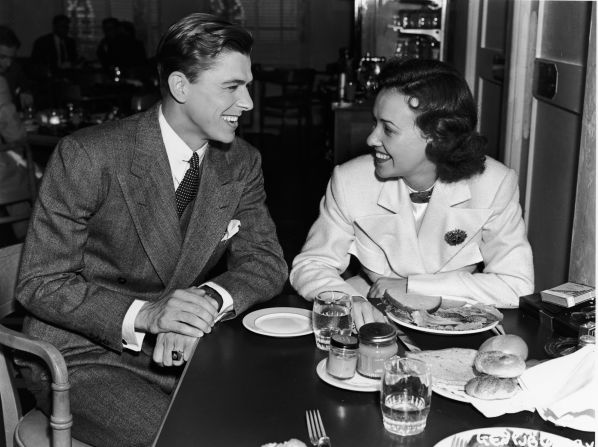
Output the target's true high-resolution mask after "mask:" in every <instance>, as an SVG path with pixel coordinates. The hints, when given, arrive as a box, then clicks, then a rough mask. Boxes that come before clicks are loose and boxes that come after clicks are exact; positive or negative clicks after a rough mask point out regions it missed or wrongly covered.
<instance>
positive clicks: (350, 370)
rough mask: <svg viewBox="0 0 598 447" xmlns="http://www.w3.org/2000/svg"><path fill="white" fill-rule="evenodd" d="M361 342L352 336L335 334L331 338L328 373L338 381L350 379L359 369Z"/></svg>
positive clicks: (327, 363)
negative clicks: (358, 355)
mask: <svg viewBox="0 0 598 447" xmlns="http://www.w3.org/2000/svg"><path fill="white" fill-rule="evenodd" d="M358 347H359V341H358V340H357V338H356V337H353V336H351V335H340V334H335V335H333V336H332V337H331V338H330V351H329V352H328V362H326V372H328V374H330V375H331V376H332V377H336V378H337V379H343V380H344V379H350V378H351V377H353V376H354V375H355V370H356V368H357V348H358Z"/></svg>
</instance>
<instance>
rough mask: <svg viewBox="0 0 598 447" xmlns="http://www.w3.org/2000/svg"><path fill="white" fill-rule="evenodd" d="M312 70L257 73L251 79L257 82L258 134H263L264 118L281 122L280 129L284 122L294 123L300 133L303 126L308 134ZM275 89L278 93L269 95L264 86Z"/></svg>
mask: <svg viewBox="0 0 598 447" xmlns="http://www.w3.org/2000/svg"><path fill="white" fill-rule="evenodd" d="M315 75H316V71H315V70H314V69H312V68H295V69H275V70H263V71H261V72H260V71H257V72H256V74H255V76H256V79H257V80H258V81H259V82H260V85H261V89H260V102H259V106H260V111H259V112H260V132H261V133H262V134H263V133H264V128H265V127H266V118H267V117H276V118H280V119H281V129H282V130H284V127H285V124H286V121H287V119H295V120H297V125H298V126H299V128H300V131H301V130H302V128H303V126H304V125H305V126H307V130H308V132H309V131H311V124H312V115H311V106H312V97H313V86H314V79H315ZM269 86H270V87H271V86H277V87H278V89H279V91H280V93H279V94H276V95H271V94H269V93H268V87H269Z"/></svg>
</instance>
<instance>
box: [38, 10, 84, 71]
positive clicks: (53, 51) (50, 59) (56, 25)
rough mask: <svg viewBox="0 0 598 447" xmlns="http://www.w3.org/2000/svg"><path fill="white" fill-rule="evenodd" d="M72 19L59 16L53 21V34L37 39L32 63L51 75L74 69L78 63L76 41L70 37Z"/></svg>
mask: <svg viewBox="0 0 598 447" xmlns="http://www.w3.org/2000/svg"><path fill="white" fill-rule="evenodd" d="M70 23H71V21H70V19H69V18H68V17H67V16H65V15H63V14H59V15H57V16H55V17H54V19H53V20H52V32H51V33H50V34H46V35H44V36H41V37H39V38H37V39H36V41H35V42H34V43H33V50H32V52H31V60H32V62H33V63H34V64H35V65H36V66H38V67H39V68H41V69H43V70H44V72H45V74H47V75H51V74H53V73H55V72H56V71H57V70H60V69H66V68H72V67H74V66H75V65H76V64H77V62H78V59H79V58H78V56H77V45H76V43H75V39H73V38H72V37H69V27H70Z"/></svg>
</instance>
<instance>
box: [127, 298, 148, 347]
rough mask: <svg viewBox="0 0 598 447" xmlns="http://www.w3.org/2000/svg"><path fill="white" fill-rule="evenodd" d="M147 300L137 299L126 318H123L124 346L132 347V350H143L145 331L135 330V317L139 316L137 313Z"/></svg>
mask: <svg viewBox="0 0 598 447" xmlns="http://www.w3.org/2000/svg"><path fill="white" fill-rule="evenodd" d="M146 302H147V301H143V300H135V301H133V304H131V306H130V307H129V310H127V313H126V314H125V319H124V320H123V329H122V336H123V340H122V341H123V348H125V349H130V350H131V351H137V352H139V351H141V345H142V344H143V339H144V338H145V332H137V331H136V330H135V319H136V318H137V314H138V313H139V311H140V310H141V307H142V306H143V305H144V304H145V303H146Z"/></svg>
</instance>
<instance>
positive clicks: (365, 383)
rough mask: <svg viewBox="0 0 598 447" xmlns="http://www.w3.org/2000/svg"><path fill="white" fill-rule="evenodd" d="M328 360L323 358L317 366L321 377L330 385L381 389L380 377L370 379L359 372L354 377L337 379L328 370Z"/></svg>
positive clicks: (365, 390) (344, 387)
mask: <svg viewBox="0 0 598 447" xmlns="http://www.w3.org/2000/svg"><path fill="white" fill-rule="evenodd" d="M326 361H327V359H323V360H322V361H321V362H320V363H318V366H316V372H317V373H318V376H319V377H320V379H322V380H323V381H324V382H326V383H328V384H329V385H332V386H335V387H337V388H342V389H344V390H351V391H364V392H368V391H379V390H380V379H370V378H368V377H364V376H362V375H361V374H358V373H355V375H354V376H353V377H351V378H350V379H347V380H341V379H337V378H336V377H332V376H331V375H330V374H328V372H327V371H326Z"/></svg>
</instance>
